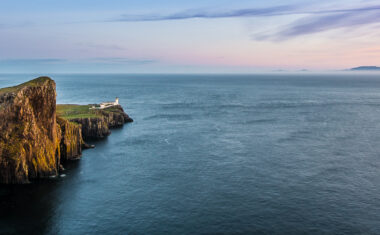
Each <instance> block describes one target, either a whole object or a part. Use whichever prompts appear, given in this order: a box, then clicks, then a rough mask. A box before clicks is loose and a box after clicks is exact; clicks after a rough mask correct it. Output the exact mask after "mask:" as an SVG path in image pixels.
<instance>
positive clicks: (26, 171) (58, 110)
mask: <svg viewBox="0 0 380 235" xmlns="http://www.w3.org/2000/svg"><path fill="white" fill-rule="evenodd" d="M56 94H57V93H56V84H55V82H54V81H53V80H52V79H51V78H49V77H40V78H37V79H34V80H31V81H29V82H26V83H23V84H20V85H18V86H14V87H8V88H2V89H0V184H24V183H29V182H30V181H31V180H34V179H40V178H46V177H54V176H57V175H58V174H59V173H60V171H62V170H64V168H63V164H64V163H65V161H68V160H75V159H79V158H80V157H81V153H82V149H85V148H91V147H93V146H90V145H88V144H86V142H85V141H86V140H89V139H94V138H96V139H99V138H105V137H106V136H108V135H109V134H110V133H111V132H110V130H109V129H110V128H113V127H118V126H122V125H124V123H127V122H132V121H133V120H132V119H131V118H130V117H129V116H128V115H127V114H126V113H125V112H124V110H123V108H122V107H121V106H120V105H119V103H118V99H116V101H115V102H106V103H102V104H99V105H97V104H92V105H74V104H63V105H57V104H56Z"/></svg>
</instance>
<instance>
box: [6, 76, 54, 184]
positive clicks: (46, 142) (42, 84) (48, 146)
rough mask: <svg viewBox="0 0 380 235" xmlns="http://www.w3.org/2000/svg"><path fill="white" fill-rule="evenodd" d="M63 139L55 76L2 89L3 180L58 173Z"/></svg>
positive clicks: (8, 181)
mask: <svg viewBox="0 0 380 235" xmlns="http://www.w3.org/2000/svg"><path fill="white" fill-rule="evenodd" d="M60 139H61V132H60V127H59V126H58V125H57V122H56V90H55V82H54V81H53V80H51V79H50V78H47V77H41V78H38V79H35V80H32V81H30V82H27V83H23V84H21V85H19V86H16V87H10V88H5V89H1V90H0V183H28V182H29V180H30V179H33V178H41V177H46V176H50V175H56V174H57V173H58V169H59V164H60Z"/></svg>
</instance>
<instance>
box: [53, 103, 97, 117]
mask: <svg viewBox="0 0 380 235" xmlns="http://www.w3.org/2000/svg"><path fill="white" fill-rule="evenodd" d="M90 107H92V105H76V104H58V105H57V115H58V116H59V117H61V118H64V119H67V120H70V119H74V118H93V117H101V114H99V113H98V112H97V111H96V110H94V109H90Z"/></svg>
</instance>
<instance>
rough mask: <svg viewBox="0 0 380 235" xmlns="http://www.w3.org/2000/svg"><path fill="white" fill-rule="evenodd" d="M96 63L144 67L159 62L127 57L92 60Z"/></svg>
mask: <svg viewBox="0 0 380 235" xmlns="http://www.w3.org/2000/svg"><path fill="white" fill-rule="evenodd" d="M90 61H91V62H95V63H113V64H129V65H144V64H152V63H156V62H158V61H157V60H154V59H134V58H125V57H99V58H93V59H91V60H90Z"/></svg>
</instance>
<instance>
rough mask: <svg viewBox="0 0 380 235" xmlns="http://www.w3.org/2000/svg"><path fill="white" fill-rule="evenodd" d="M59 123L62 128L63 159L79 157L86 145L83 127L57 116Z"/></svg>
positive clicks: (61, 149)
mask: <svg viewBox="0 0 380 235" xmlns="http://www.w3.org/2000/svg"><path fill="white" fill-rule="evenodd" d="M57 123H58V124H59V126H60V129H61V141H60V153H61V161H67V160H73V159H78V157H80V156H81V155H82V148H83V146H85V143H84V141H83V139H82V127H81V126H80V125H78V124H76V123H72V122H69V121H67V120H65V119H63V118H60V117H57Z"/></svg>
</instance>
